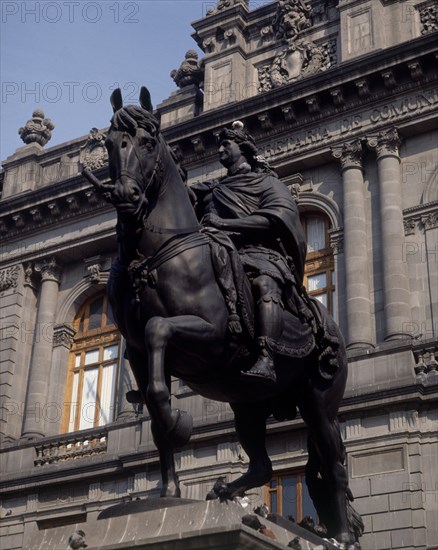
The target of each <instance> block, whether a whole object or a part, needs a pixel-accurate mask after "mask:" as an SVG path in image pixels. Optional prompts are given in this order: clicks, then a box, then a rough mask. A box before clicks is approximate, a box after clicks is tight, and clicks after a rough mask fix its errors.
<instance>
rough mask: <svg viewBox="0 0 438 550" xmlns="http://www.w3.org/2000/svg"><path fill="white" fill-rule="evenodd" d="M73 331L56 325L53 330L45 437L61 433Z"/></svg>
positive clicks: (45, 411)
mask: <svg viewBox="0 0 438 550" xmlns="http://www.w3.org/2000/svg"><path fill="white" fill-rule="evenodd" d="M74 335H75V330H74V329H73V327H72V326H71V325H68V324H63V325H56V326H55V327H54V329H53V351H52V361H51V362H52V364H51V367H50V376H49V383H48V386H49V388H48V394H47V395H48V398H47V404H46V406H45V409H44V421H45V426H46V432H45V435H46V436H52V435H58V434H60V433H61V421H62V416H63V414H64V413H65V411H64V408H65V406H66V404H65V387H66V383H67V372H68V358H69V355H70V349H71V347H72V345H73V337H74Z"/></svg>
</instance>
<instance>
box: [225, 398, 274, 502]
mask: <svg viewBox="0 0 438 550" xmlns="http://www.w3.org/2000/svg"><path fill="white" fill-rule="evenodd" d="M231 407H232V409H233V412H234V418H235V427H236V432H237V436H238V438H239V442H240V444H241V445H242V448H243V450H244V451H245V452H246V454H247V455H248V458H249V466H248V470H247V472H246V473H245V474H243V476H241V477H239V478H238V479H236V480H235V481H232V482H231V483H228V484H227V485H226V487H223V488H222V489H221V491H220V493H219V494H217V496H218V497H220V498H229V499H232V498H233V497H235V496H239V495H242V494H243V493H244V492H245V491H247V490H249V489H252V488H254V487H260V486H262V485H264V484H265V483H267V482H268V481H269V480H270V479H271V477H272V465H271V461H270V459H269V456H268V453H267V452H266V416H267V415H266V412H265V408H264V406H263V403H257V404H250V403H240V404H238V405H237V404H232V405H231Z"/></svg>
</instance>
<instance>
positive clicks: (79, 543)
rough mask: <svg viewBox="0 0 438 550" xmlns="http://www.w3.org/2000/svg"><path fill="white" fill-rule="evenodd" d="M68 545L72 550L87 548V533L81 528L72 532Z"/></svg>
mask: <svg viewBox="0 0 438 550" xmlns="http://www.w3.org/2000/svg"><path fill="white" fill-rule="evenodd" d="M68 545H69V547H70V548H71V549H72V550H80V548H86V547H87V544H86V543H85V533H84V532H83V531H82V530H81V529H78V530H77V531H75V532H74V533H72V534H71V535H70V537H69V539H68Z"/></svg>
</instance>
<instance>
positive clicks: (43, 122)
mask: <svg viewBox="0 0 438 550" xmlns="http://www.w3.org/2000/svg"><path fill="white" fill-rule="evenodd" d="M54 128H55V125H54V124H53V122H52V121H51V120H50V118H45V116H44V111H42V110H41V109H35V111H34V112H33V113H32V118H31V119H30V120H28V121H27V122H26V124H25V126H24V127H22V128H20V129H19V130H18V133H19V134H20V137H21V139H22V140H23V141H24V143H26V145H27V144H29V143H38V144H39V145H41V146H43V147H44V145H46V143H48V142H49V141H50V139H51V137H52V130H53V129H54Z"/></svg>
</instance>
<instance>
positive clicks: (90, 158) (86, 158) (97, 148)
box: [79, 128, 108, 170]
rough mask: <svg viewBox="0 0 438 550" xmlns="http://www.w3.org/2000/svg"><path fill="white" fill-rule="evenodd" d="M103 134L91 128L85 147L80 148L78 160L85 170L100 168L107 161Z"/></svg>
mask: <svg viewBox="0 0 438 550" xmlns="http://www.w3.org/2000/svg"><path fill="white" fill-rule="evenodd" d="M105 139H106V138H105V134H103V133H102V132H100V131H99V130H98V129H97V128H91V130H90V133H89V134H88V139H87V141H86V142H85V145H84V146H83V147H81V152H80V157H79V160H80V162H81V164H82V166H83V167H84V168H86V169H87V170H97V169H98V168H102V166H104V165H105V164H106V162H107V160H108V152H107V150H106V147H105Z"/></svg>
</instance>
